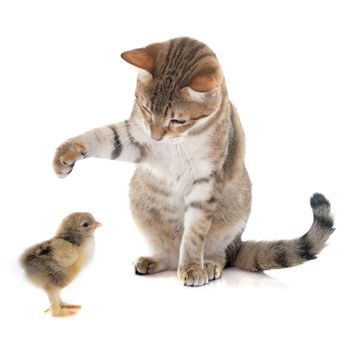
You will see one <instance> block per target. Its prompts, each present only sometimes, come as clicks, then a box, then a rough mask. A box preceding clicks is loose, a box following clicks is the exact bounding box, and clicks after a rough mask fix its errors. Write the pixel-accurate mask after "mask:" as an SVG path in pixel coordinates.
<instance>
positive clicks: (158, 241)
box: [134, 223, 181, 275]
mask: <svg viewBox="0 0 350 350" xmlns="http://www.w3.org/2000/svg"><path fill="white" fill-rule="evenodd" d="M152 226H153V227H152V231H148V232H151V233H147V238H148V241H149V245H150V247H151V249H152V251H153V253H154V254H153V255H151V256H149V257H144V256H142V257H139V258H138V259H136V261H135V262H134V268H135V273H136V274H137V275H148V274H153V273H157V272H161V271H168V270H176V269H177V266H178V262H179V253H178V252H179V247H180V239H181V237H180V235H179V234H177V233H176V232H175V234H174V232H173V233H170V232H168V231H164V228H163V230H162V231H161V230H160V229H161V227H158V225H157V223H155V224H154V225H152Z"/></svg>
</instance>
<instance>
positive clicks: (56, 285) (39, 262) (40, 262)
mask: <svg viewBox="0 0 350 350" xmlns="http://www.w3.org/2000/svg"><path fill="white" fill-rule="evenodd" d="M99 226H101V224H100V223H99V222H97V221H96V220H95V219H94V218H93V216H92V215H91V214H89V213H72V214H70V215H68V216H67V217H65V218H64V219H63V220H62V223H61V224H60V226H59V228H58V231H57V233H56V235H55V236H54V237H53V238H51V239H49V240H48V241H44V242H42V243H39V244H36V245H34V246H32V247H30V248H28V249H27V250H25V251H24V253H23V254H22V255H21V257H20V262H21V265H22V266H23V268H24V270H25V272H26V274H27V277H28V278H29V280H30V281H31V282H33V283H34V284H35V285H36V286H38V287H40V288H42V289H43V290H44V291H45V292H46V293H47V295H48V297H49V300H50V308H49V309H48V310H50V311H51V313H52V316H69V315H73V314H75V313H76V312H77V311H78V309H80V307H81V306H80V305H68V304H65V303H64V302H62V300H61V298H60V290H61V289H62V288H64V287H66V286H67V285H68V284H69V283H70V282H71V281H72V280H73V279H74V278H75V277H76V276H77V274H78V273H79V272H80V270H81V269H82V268H83V267H84V265H86V263H87V262H88V261H89V259H90V258H91V257H92V253H93V249H94V236H93V233H94V231H95V229H96V228H97V227H99ZM48 310H46V311H48Z"/></svg>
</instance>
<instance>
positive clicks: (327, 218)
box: [226, 193, 334, 271]
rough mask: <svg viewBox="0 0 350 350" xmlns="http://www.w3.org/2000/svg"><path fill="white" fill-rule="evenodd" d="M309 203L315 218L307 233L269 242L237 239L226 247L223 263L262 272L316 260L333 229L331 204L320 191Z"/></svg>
mask: <svg viewBox="0 0 350 350" xmlns="http://www.w3.org/2000/svg"><path fill="white" fill-rule="evenodd" d="M310 203H311V208H312V211H313V216H314V221H313V223H312V225H311V227H310V229H309V231H308V232H307V233H306V234H304V235H303V236H301V237H299V238H296V239H292V240H280V241H271V242H265V241H261V242H254V241H246V242H242V241H241V240H240V239H239V240H236V241H235V242H233V243H232V244H230V245H229V246H228V248H227V250H226V266H237V267H240V268H243V269H245V270H249V271H263V270H270V269H280V268H285V267H291V266H295V265H300V264H302V263H304V262H306V261H308V260H313V259H316V255H317V254H318V253H319V252H320V251H321V250H322V249H323V248H324V246H325V244H326V242H327V240H328V238H329V236H330V235H331V234H332V233H333V231H334V228H333V217H332V215H331V212H330V203H329V201H328V200H327V199H326V198H325V197H324V196H323V195H322V194H320V193H315V194H314V195H313V196H312V197H311V200H310Z"/></svg>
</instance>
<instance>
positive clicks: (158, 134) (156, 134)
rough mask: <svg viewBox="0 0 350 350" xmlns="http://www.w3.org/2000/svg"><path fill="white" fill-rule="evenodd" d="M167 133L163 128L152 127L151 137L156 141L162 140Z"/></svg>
mask: <svg viewBox="0 0 350 350" xmlns="http://www.w3.org/2000/svg"><path fill="white" fill-rule="evenodd" d="M164 134H165V131H164V129H163V128H159V127H158V128H157V127H156V128H151V137H152V139H153V140H155V141H160V140H161V139H162V138H163V136H164Z"/></svg>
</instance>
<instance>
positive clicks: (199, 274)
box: [177, 264, 209, 287]
mask: <svg viewBox="0 0 350 350" xmlns="http://www.w3.org/2000/svg"><path fill="white" fill-rule="evenodd" d="M177 273H178V275H179V278H180V281H181V283H183V285H185V286H190V287H198V286H203V285H204V284H207V283H208V282H209V277H208V272H207V271H206V270H205V269H204V268H203V267H202V266H200V265H194V264H190V265H184V266H179V268H178V271H177Z"/></svg>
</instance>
